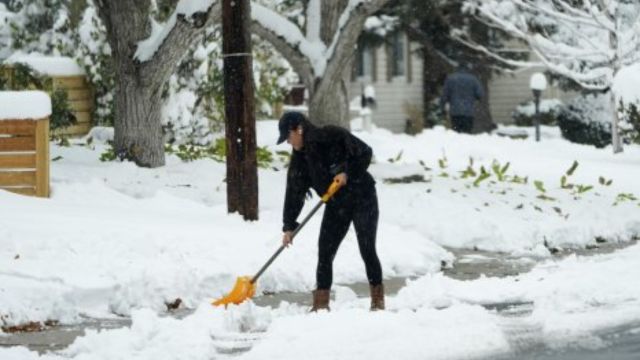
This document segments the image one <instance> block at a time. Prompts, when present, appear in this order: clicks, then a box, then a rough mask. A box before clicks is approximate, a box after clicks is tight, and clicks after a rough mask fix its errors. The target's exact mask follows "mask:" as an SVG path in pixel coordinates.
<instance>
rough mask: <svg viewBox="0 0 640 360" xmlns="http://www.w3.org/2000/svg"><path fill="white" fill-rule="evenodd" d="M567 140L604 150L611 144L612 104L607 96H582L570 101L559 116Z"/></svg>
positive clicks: (559, 124)
mask: <svg viewBox="0 0 640 360" xmlns="http://www.w3.org/2000/svg"><path fill="white" fill-rule="evenodd" d="M558 126H559V127H560V131H561V133H562V137H564V138H565V139H567V140H569V141H571V142H575V143H579V144H588V145H594V146H596V147H599V148H602V147H605V146H607V145H609V144H611V103H610V99H609V96H606V95H602V94H599V95H581V96H578V97H576V98H575V99H573V100H571V101H569V102H568V103H567V104H566V106H563V107H562V108H561V110H560V113H559V114H558Z"/></svg>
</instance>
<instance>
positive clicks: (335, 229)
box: [316, 184, 382, 289]
mask: <svg viewBox="0 0 640 360" xmlns="http://www.w3.org/2000/svg"><path fill="white" fill-rule="evenodd" d="M351 222H353V226H354V228H355V229H356V236H357V237H358V247H359V248H360V255H361V256H362V260H364V266H365V269H366V271H367V279H368V280H369V284H371V285H379V284H381V283H382V267H381V266H380V260H379V259H378V254H377V253H376V233H377V230H378V196H377V195H376V188H375V186H374V185H373V184H372V185H368V186H366V187H365V189H354V190H352V191H349V192H345V193H343V194H340V196H336V198H334V199H333V200H331V201H329V203H327V207H326V209H325V211H324V217H323V218H322V227H321V228H320V238H319V239H318V268H317V271H316V281H317V284H316V285H317V288H318V289H330V288H331V283H332V282H333V259H334V258H335V256H336V253H337V252H338V247H339V246H340V243H341V242H342V239H344V237H345V235H346V234H347V231H348V230H349V225H351Z"/></svg>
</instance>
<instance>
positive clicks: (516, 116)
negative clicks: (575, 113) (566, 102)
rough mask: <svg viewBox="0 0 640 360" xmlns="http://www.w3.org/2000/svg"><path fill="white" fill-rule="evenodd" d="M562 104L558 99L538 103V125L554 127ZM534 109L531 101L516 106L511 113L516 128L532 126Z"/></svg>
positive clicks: (534, 114)
mask: <svg viewBox="0 0 640 360" xmlns="http://www.w3.org/2000/svg"><path fill="white" fill-rule="evenodd" d="M561 107H562V102H561V101H560V100H558V99H544V100H541V101H540V108H539V111H540V124H541V125H555V124H556V119H557V118H558V114H559V113H560V108H561ZM535 116H536V107H535V104H534V102H533V101H526V102H523V103H521V104H520V105H518V107H516V109H515V110H514V111H513V112H512V113H511V118H512V119H513V121H514V123H515V124H516V125H517V126H533V124H534V120H535Z"/></svg>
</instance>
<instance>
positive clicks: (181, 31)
mask: <svg viewBox="0 0 640 360" xmlns="http://www.w3.org/2000/svg"><path fill="white" fill-rule="evenodd" d="M95 4H96V7H97V9H98V14H99V16H100V18H101V20H102V21H103V23H104V25H105V27H106V29H107V41H108V42H109V45H110V46H111V51H112V56H113V64H114V70H115V74H116V91H115V121H114V130H115V138H114V150H115V151H116V154H118V155H119V156H122V157H125V158H128V159H130V160H132V161H134V162H135V163H136V164H138V165H139V166H145V167H158V166H163V165H164V163H165V158H164V143H163V137H162V128H161V122H160V109H161V106H160V105H161V89H162V85H163V84H164V83H165V82H166V81H167V79H168V78H169V76H170V75H171V74H172V73H173V71H174V68H175V66H176V65H177V63H178V61H179V60H180V59H181V57H182V56H184V54H185V53H186V51H187V50H188V49H189V47H190V46H191V45H192V44H193V43H194V42H195V41H196V40H197V39H198V36H199V35H201V34H202V33H203V31H204V30H205V29H206V27H208V26H210V25H213V24H214V23H215V22H218V21H219V18H220V6H219V4H217V3H216V2H215V0H209V1H201V2H198V4H195V5H194V4H193V3H188V1H187V0H181V1H180V2H179V3H178V4H177V5H176V7H175V10H174V12H173V14H172V15H171V16H170V18H169V20H167V22H165V23H164V24H157V23H156V22H155V21H154V20H153V19H152V17H151V9H152V7H151V6H152V1H151V0H95Z"/></svg>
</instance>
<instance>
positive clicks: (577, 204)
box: [0, 121, 640, 359]
mask: <svg viewBox="0 0 640 360" xmlns="http://www.w3.org/2000/svg"><path fill="white" fill-rule="evenodd" d="M355 134H356V135H357V136H359V137H361V138H362V139H363V140H364V141H366V142H367V143H369V144H370V145H371V146H372V147H373V149H374V155H375V163H374V164H373V165H372V166H371V167H370V171H371V173H372V174H373V175H374V177H375V178H376V180H377V182H378V195H379V202H380V225H379V231H378V234H379V235H378V252H379V255H380V258H381V261H382V265H383V271H384V275H385V277H387V278H389V277H395V276H418V277H419V278H418V280H415V281H412V282H410V283H408V284H407V286H406V287H404V288H403V289H401V291H400V293H399V294H398V295H397V296H394V297H390V298H389V299H388V308H389V309H390V311H386V312H380V313H369V312H368V310H367V309H368V307H367V304H366V303H365V302H366V300H365V299H358V298H356V296H355V294H354V293H353V292H352V291H351V290H349V289H348V288H346V287H343V286H339V285H337V286H336V287H335V290H336V293H335V296H336V300H335V302H334V304H333V305H332V309H333V311H332V312H331V313H328V314H327V313H320V314H307V313H306V309H304V308H302V307H300V306H298V305H295V304H286V303H283V304H281V305H280V306H279V307H277V308H275V309H270V308H267V307H260V306H256V305H254V304H253V303H250V302H249V303H245V304H243V305H241V306H238V307H232V308H229V309H227V310H226V311H225V310H222V309H219V308H213V307H212V306H210V305H209V304H208V302H209V301H210V299H212V298H216V297H218V296H220V295H222V294H223V293H224V292H225V291H228V290H230V288H231V287H232V285H233V281H234V279H235V277H236V276H239V275H247V274H253V273H254V272H255V271H257V269H258V268H259V267H260V266H261V265H262V264H263V263H264V261H265V260H266V259H267V258H268V257H269V256H270V255H271V254H272V253H273V251H275V250H276V249H277V247H278V246H279V244H280V236H281V234H280V229H281V226H282V224H281V213H282V203H283V194H284V186H285V174H286V169H285V168H284V164H283V163H282V162H281V161H277V162H276V163H274V164H273V165H274V168H275V169H277V170H275V169H261V170H260V173H259V178H260V220H259V221H256V222H249V223H247V222H244V221H242V220H241V218H240V217H239V216H237V215H229V214H227V212H226V198H225V195H226V190H225V183H224V175H225V166H224V164H221V163H217V162H214V161H213V160H198V161H194V162H189V163H185V162H182V161H181V160H179V159H178V158H177V157H175V156H173V155H172V156H169V157H168V159H167V166H165V167H163V168H160V169H153V170H152V169H141V168H137V167H136V166H134V165H133V164H130V163H120V162H107V163H103V162H100V161H99V160H98V158H99V156H100V154H101V153H102V152H103V151H104V149H105V146H104V145H101V144H100V143H97V142H95V141H94V142H93V144H92V145H90V146H71V147H59V146H56V145H52V149H51V157H52V159H56V160H55V161H53V162H52V165H51V166H52V167H51V177H52V179H51V185H52V196H51V198H50V199H38V198H29V197H23V196H19V195H14V194H11V193H7V192H3V191H0V294H1V296H0V316H2V323H3V324H5V325H12V324H20V323H24V322H27V321H44V320H57V321H59V322H61V323H73V322H77V321H79V317H80V315H86V316H95V317H109V316H114V314H120V315H130V316H131V317H132V320H133V325H132V327H131V328H125V329H117V330H108V331H102V332H90V333H88V334H87V335H86V336H85V337H83V338H79V339H78V340H77V341H76V342H75V343H74V344H73V345H72V346H71V347H70V348H68V349H67V350H65V351H64V352H62V353H60V354H55V355H49V356H45V357H44V358H51V359H57V358H73V359H114V358H126V359H151V358H153V359H163V358H167V359H169V358H180V359H183V358H194V359H200V358H202V359H211V358H214V357H218V356H219V355H220V354H218V352H219V347H216V346H214V343H216V342H218V343H219V342H220V341H225V339H227V340H228V341H230V342H232V341H233V338H234V336H236V337H237V336H240V337H242V336H244V337H247V336H251V337H254V338H255V339H254V346H253V348H252V350H251V351H249V352H247V353H245V354H243V355H242V356H243V357H246V358H256V359H258V358H259V359H265V358H283V359H288V358H294V357H296V358H297V357H300V356H301V355H302V354H305V357H310V358H318V359H327V358H331V359H359V358H363V359H364V358H367V359H378V358H380V359H382V358H394V357H396V356H399V357H398V358H403V359H412V358H416V359H418V358H419V359H423V358H425V356H426V355H428V357H429V358H433V359H437V358H458V357H465V356H469V355H470V354H473V356H479V355H483V354H485V355H488V354H492V353H495V352H503V351H508V350H509V346H510V345H509V343H508V341H507V340H506V339H505V335H504V333H503V332H502V330H501V329H500V326H499V319H498V317H497V315H496V314H495V313H494V312H492V311H489V310H487V309H486V308H484V307H482V306H480V304H484V303H493V302H504V301H531V302H533V306H534V311H533V314H532V319H533V320H532V321H535V323H536V324H537V325H539V326H540V327H541V329H542V333H543V334H544V336H545V337H548V339H549V341H551V340H552V341H553V342H554V343H557V344H558V346H565V345H567V344H575V343H576V342H578V343H581V342H582V341H583V340H584V341H587V342H588V343H589V344H590V345H593V344H596V346H598V345H601V344H597V342H594V341H592V336H591V335H590V334H591V333H592V331H593V330H595V329H600V328H606V327H608V326H615V325H617V324H620V323H628V322H633V321H640V290H638V289H640V288H638V287H637V286H636V287H634V286H631V285H630V284H633V283H634V282H636V281H635V280H636V279H637V278H638V276H639V275H640V263H639V262H640V246H638V245H634V246H632V247H630V248H627V249H625V250H621V251H618V252H616V253H614V254H611V255H600V256H595V257H590V258H581V257H570V258H568V259H565V260H562V261H551V260H550V261H547V262H542V263H541V264H540V265H539V266H537V267H536V268H535V269H534V270H533V271H532V272H530V273H528V274H525V275H521V276H519V277H517V278H515V277H510V278H503V279H487V278H481V279H479V280H475V281H466V282H465V281H456V280H452V279H449V278H446V277H443V276H442V273H441V272H440V269H441V266H442V264H443V263H446V264H451V263H452V261H453V255H452V254H451V253H450V252H449V251H447V250H446V249H445V247H465V248H478V249H484V250H494V251H503V252H507V253H511V254H514V255H519V256H523V257H531V258H536V259H539V260H540V259H545V258H550V254H549V250H548V249H549V248H552V247H555V248H565V247H584V246H586V245H589V244H595V242H596V238H598V237H600V238H604V239H606V240H608V241H614V242H617V241H629V240H631V239H632V238H633V237H634V236H638V235H639V234H640V200H637V199H636V200H633V198H634V197H639V196H640V186H639V185H638V180H637V179H639V178H640V148H638V147H637V146H636V147H633V146H629V147H627V148H626V149H625V152H624V153H622V154H618V155H613V154H612V152H611V149H610V148H607V149H603V150H602V149H595V148H593V147H589V146H582V145H575V144H570V143H567V142H566V141H564V140H562V139H560V137H559V135H558V133H557V132H556V131H555V129H553V128H545V129H544V130H543V135H544V136H543V141H542V142H540V143H536V142H534V141H532V140H531V137H530V138H529V139H528V140H512V139H510V138H507V137H500V136H497V135H478V136H468V135H459V134H455V133H453V132H450V131H446V130H444V129H442V128H436V129H433V130H428V131H426V132H425V133H423V134H421V135H419V136H416V137H411V136H407V135H393V134H391V133H389V132H387V131H384V130H381V129H374V131H373V132H371V133H367V132H355ZM276 137H277V126H276V123H275V122H273V121H261V122H259V124H258V144H259V145H266V146H268V147H269V148H270V149H271V150H287V145H286V144H285V145H281V146H275V145H273V144H274V143H275V139H276ZM470 157H472V158H473V166H472V167H473V169H474V171H475V172H476V175H475V176H474V177H469V178H462V171H464V170H465V169H466V168H467V167H468V165H469V163H470ZM494 160H495V161H496V164H498V165H499V167H504V165H505V164H507V162H508V163H509V164H510V165H509V167H508V170H507V171H506V172H505V177H504V178H503V179H502V181H500V180H499V179H498V178H497V176H496V174H495V173H493V170H492V163H493V162H494ZM574 161H578V167H577V168H576V169H575V172H574V173H573V174H572V175H570V176H567V180H566V183H569V184H574V186H573V187H572V188H571V189H563V188H561V186H560V184H561V177H562V175H565V173H566V172H567V170H568V169H569V168H570V167H571V166H572V164H573V163H574ZM481 166H484V168H485V169H486V170H487V171H488V172H489V173H491V176H490V177H489V178H487V179H486V180H484V181H481V182H479V183H478V185H477V186H475V185H474V180H475V179H476V178H477V176H478V174H479V173H480V167H481ZM516 175H517V177H518V178H519V179H524V178H527V182H526V183H518V182H514V181H513V180H514V177H515V176H516ZM410 176H412V178H413V179H417V180H420V179H421V178H420V176H421V177H422V180H421V181H418V182H410V183H389V180H385V179H391V178H393V179H400V178H405V180H406V179H409V178H408V177H410ZM600 177H603V178H604V180H605V182H606V181H609V180H612V182H611V184H610V185H602V184H600V182H599V178H600ZM536 181H538V188H537V187H536V186H535V185H534V182H536ZM578 185H581V186H582V187H579V186H578ZM589 185H590V186H593V188H592V189H590V190H587V191H585V192H582V193H579V191H578V189H579V188H582V189H585V186H589ZM541 188H544V189H545V192H544V193H543V192H542V191H541V190H540V189H541ZM620 194H625V195H620ZM317 199H318V198H317V197H314V198H313V199H312V200H311V201H309V203H308V204H307V207H306V210H303V213H305V212H306V211H308V209H309V208H310V207H311V206H312V205H313V204H314V203H315V202H316V201H317ZM614 204H615V205H614ZM319 223H320V215H317V216H316V218H315V219H313V220H312V221H311V222H310V224H309V225H308V227H307V228H305V229H304V230H303V231H302V232H301V234H300V235H299V237H298V238H296V241H295V245H294V246H293V247H292V248H290V249H288V250H287V251H285V252H284V253H283V254H282V255H281V256H280V258H278V260H277V261H276V262H275V263H274V264H273V265H272V266H271V267H270V268H269V270H268V271H267V272H266V273H265V274H264V275H263V277H262V278H261V279H260V281H259V291H282V290H289V291H305V290H310V289H312V288H313V286H314V279H315V275H314V271H315V261H316V259H315V254H316V241H317V233H318V228H319ZM545 244H546V246H545ZM334 279H335V282H336V283H337V284H345V283H353V282H363V281H365V274H364V267H363V264H362V261H361V260H360V256H359V253H358V249H357V244H356V241H355V234H354V233H353V232H350V233H349V234H348V235H347V239H346V240H345V242H344V243H343V244H342V246H341V249H340V251H339V252H338V255H337V257H336V261H335V266H334ZM176 298H181V299H182V300H183V302H184V304H185V306H187V307H191V308H195V309H197V310H196V311H195V312H194V313H193V314H192V315H189V316H188V317H186V318H185V319H182V320H178V319H175V318H171V317H162V316H161V315H162V313H163V312H165V311H166V305H165V303H168V302H172V301H173V300H175V299H176ZM577 323H580V324H583V325H581V326H580V327H578V326H576V324H577ZM0 336H1V335H0ZM585 339H586V340H585ZM328 344H329V345H328ZM0 358H2V359H31V358H37V354H36V353H32V352H29V351H27V350H26V349H23V348H12V349H0Z"/></svg>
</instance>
